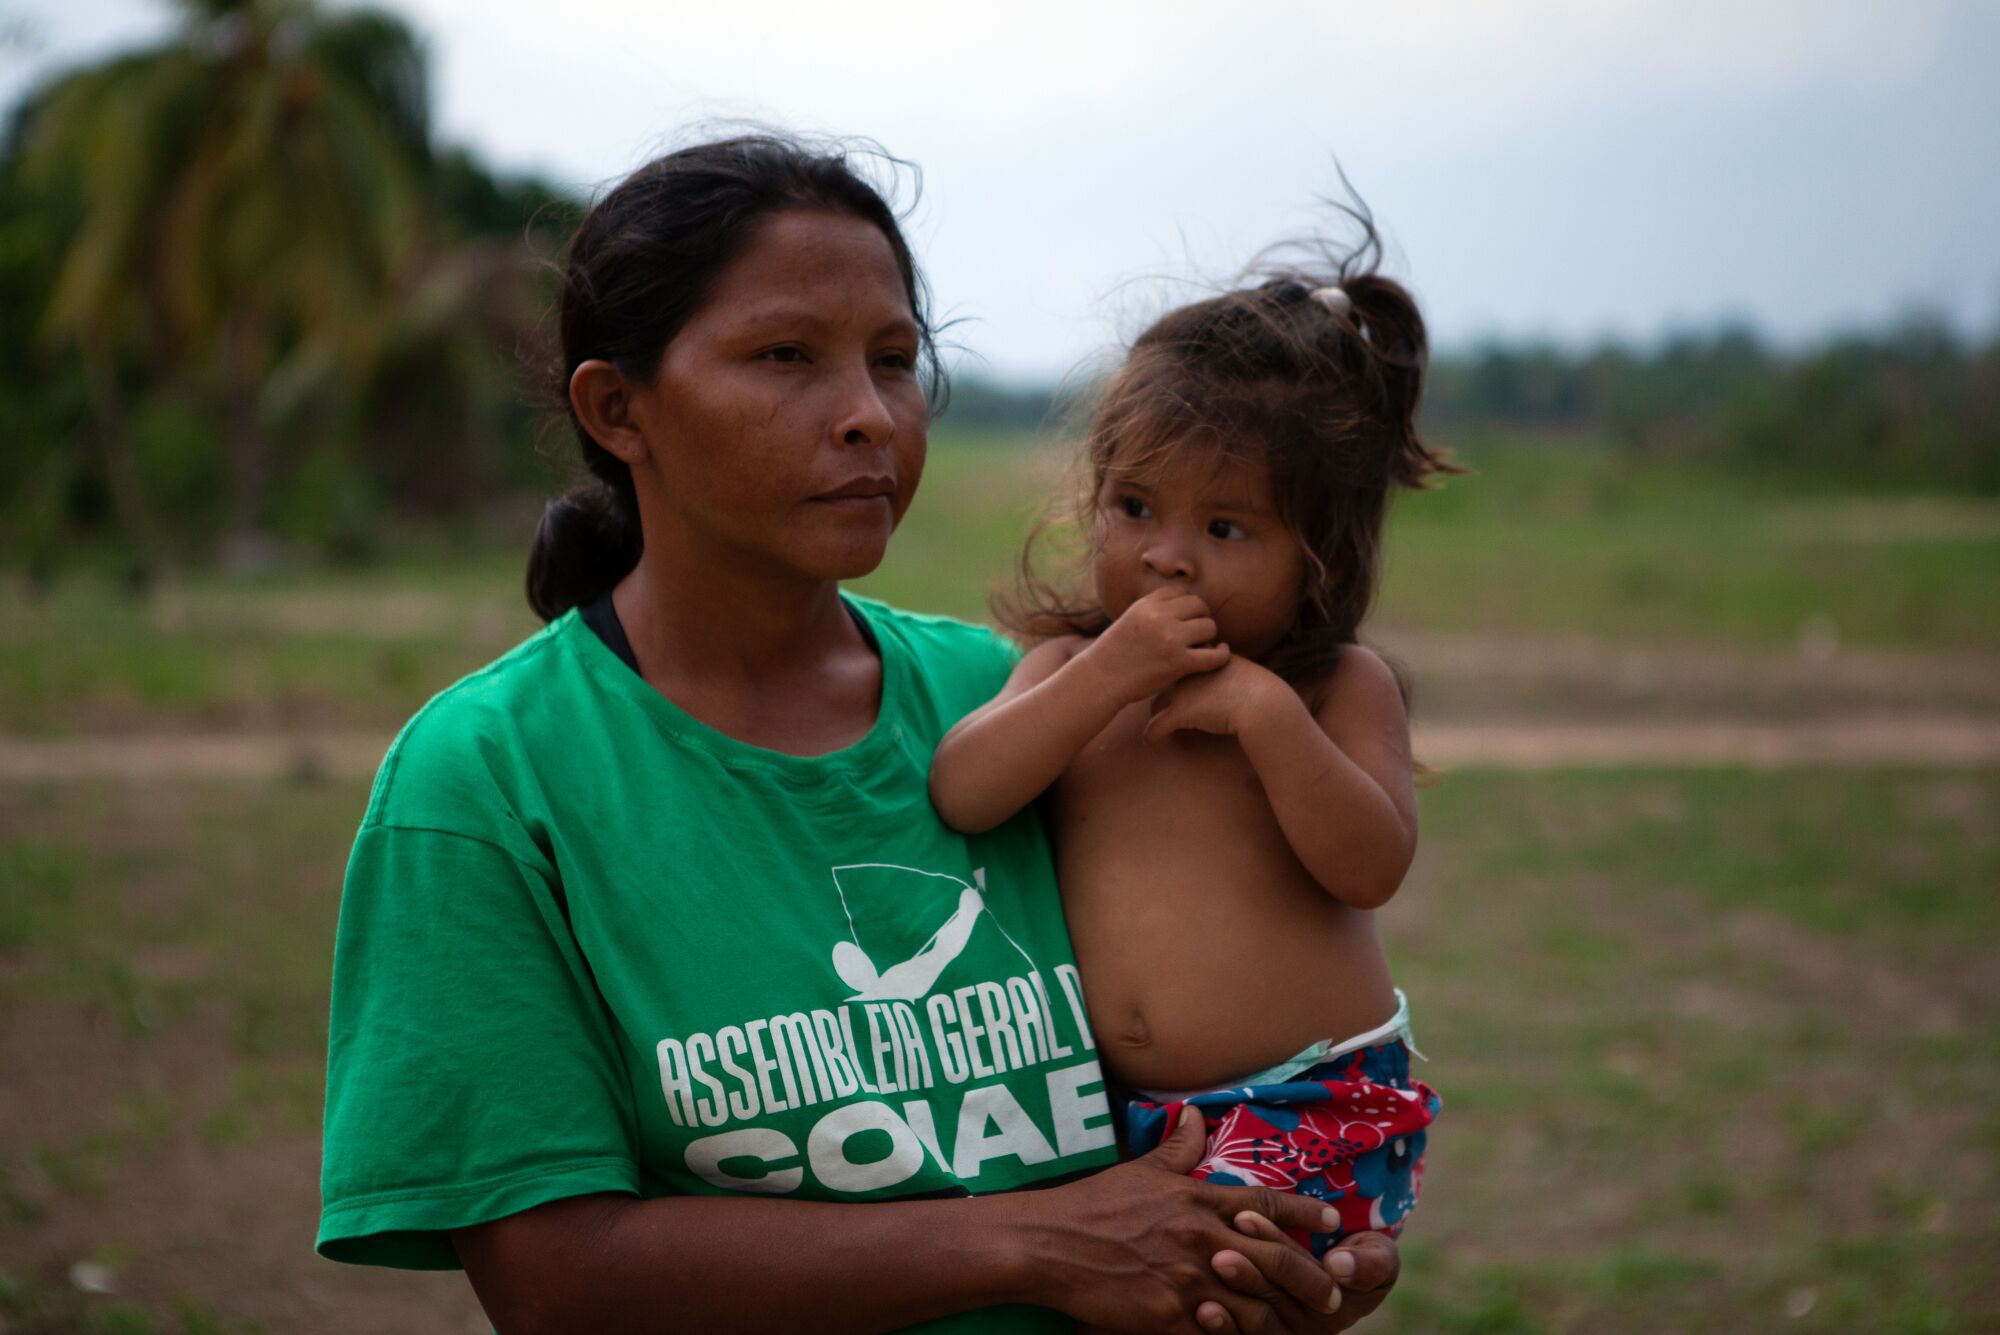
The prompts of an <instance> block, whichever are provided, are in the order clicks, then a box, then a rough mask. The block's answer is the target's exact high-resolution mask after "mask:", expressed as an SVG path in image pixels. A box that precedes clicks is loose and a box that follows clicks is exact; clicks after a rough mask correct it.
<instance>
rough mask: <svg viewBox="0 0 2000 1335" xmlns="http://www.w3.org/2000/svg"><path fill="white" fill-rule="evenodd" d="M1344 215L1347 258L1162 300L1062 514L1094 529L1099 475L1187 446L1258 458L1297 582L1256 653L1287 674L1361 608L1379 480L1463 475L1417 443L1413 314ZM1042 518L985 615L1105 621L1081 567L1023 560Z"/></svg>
mask: <svg viewBox="0 0 2000 1335" xmlns="http://www.w3.org/2000/svg"><path fill="white" fill-rule="evenodd" d="M1347 212H1349V213H1350V214H1351V216H1352V217H1353V218H1354V220H1355V221H1356V222H1357V223H1358V224H1359V225H1360V227H1361V229H1362V232H1363V239H1362V241H1361V243H1360V244H1359V245H1358V246H1356V247H1355V248H1354V249H1352V250H1351V251H1348V252H1347V253H1346V254H1344V255H1338V254H1334V253H1332V252H1330V251H1329V250H1328V248H1327V247H1326V246H1325V245H1323V244H1320V243H1308V244H1304V245H1300V244H1294V245H1292V246H1289V247H1286V248H1285V249H1284V250H1282V251H1279V252H1267V260H1266V261H1264V262H1262V263H1260V264H1259V265H1257V266H1256V267H1254V268H1253V269H1252V270H1251V271H1250V272H1249V273H1248V274H1247V275H1246V278H1245V284H1246V285H1245V286H1242V287H1239V288H1237V289H1235V290H1233V291H1227V292H1223V293H1221V294H1220V295H1217V296H1213V297H1209V298H1208V299H1206V300H1204V301H1197V302H1195V303H1193V304H1192V305H1188V306H1182V307H1180V308H1179V309H1177V310H1173V311H1170V312H1168V313H1167V314H1166V315H1164V316H1162V317H1161V318H1160V319H1158V320H1157V321H1155V322H1154V323H1153V325H1152V326H1151V327H1150V328H1149V329H1147V330H1146V331H1145V332H1144V333H1143V334H1141V335H1140V336H1139V338H1138V340H1137V341H1136V342H1135V343H1134V344H1133V345H1132V349H1131V352H1130V354H1129V355H1128V356H1127V357H1126V359H1125V362H1124V364H1123V365H1122V366H1120V367H1119V369H1118V371H1117V372H1116V373H1115V374H1114V375H1113V376H1112V377H1111V379H1110V381H1109V383H1108V384H1106V385H1105V387H1104V389H1103V391H1102V393H1101V394H1100V395H1099V397H1098V399H1097V403H1096V407H1095V409H1094V411H1093V412H1092V414H1091V419H1090V426H1089V432H1088V435H1087V437H1086V445H1085V463H1086V464H1087V466H1088V467H1087V473H1088V476H1087V480H1082V479H1080V481H1079V486H1078V487H1077V496H1076V501H1077V505H1076V511H1075V514H1074V519H1075V522H1076V525H1077V528H1078V530H1079V531H1080V532H1081V533H1083V534H1089V533H1091V532H1092V531H1093V527H1094V520H1095V513H1096V506H1097V497H1098V494H1099V492H1100V491H1101V490H1102V488H1103V486H1104V482H1105V479H1106V478H1107V477H1111V476H1114V475H1115V476H1121V477H1135V478H1144V477H1147V476H1149V475H1151V474H1155V473H1156V472H1157V471H1158V470H1159V469H1160V468H1161V467H1162V466H1164V465H1165V464H1166V463H1167V461H1168V460H1169V459H1170V458H1172V457H1176V456H1180V455H1182V454H1183V452H1185V451H1188V450H1202V451H1209V452H1213V453H1214V454H1216V455H1217V456H1222V457H1234V458H1241V459H1246V460H1249V461H1253V462H1255V463H1258V464H1261V465H1263V466H1264V467H1267V468H1268V469H1269V470H1270V477H1271V491H1272V494H1273V496H1274V497H1275V499H1276V502H1277V505H1278V510H1279V516H1280V518H1281V519H1282V520H1283V522H1284V524H1285V526H1286V527H1287V528H1288V529H1289V530H1290V531H1291V533H1292V534H1293V535H1294V536H1295V537H1296V538H1297V540H1298V543H1299V546H1300V548H1301V549H1302V551H1303V552H1304V555H1305V565H1306V579H1305V588H1304V590H1303V596H1302V597H1301V599H1300V603H1299V611H1298V616H1297V619H1296V620H1295V621H1294V622H1293V624H1292V626H1291V628H1290V630H1289V631H1287V632H1286V634H1285V636H1284V638H1283V639H1282V640H1281V641H1280V642H1279V644H1278V645H1277V646H1276V647H1275V648H1274V649H1273V650H1272V651H1271V653H1270V654H1268V655H1267V656H1266V657H1265V660H1264V663H1265V666H1267V667H1269V668H1271V669H1272V670H1273V671H1274V672H1277V673H1278V674H1279V675H1280V676H1283V677H1285V678H1286V679H1287V680H1289V681H1291V682H1293V683H1294V684H1298V685H1304V684H1306V683H1309V682H1312V681H1315V680H1318V679H1320V678H1323V677H1325V676H1326V675H1327V674H1328V673H1330V672H1331V671H1332V670H1333V668H1334V665H1335V664H1336V663H1337V662H1338V661H1339V657H1340V649H1341V646H1342V645H1345V644H1352V643H1353V642H1354V639H1355V633H1356V631H1357V629H1358V628H1359V626H1360V624H1361V621H1362V618H1363V617H1365V616H1366V615H1367V613H1368V609H1369V606H1370V605H1371V604H1372V603H1373V602H1374V599H1375V588H1376V580H1377V573H1378V569H1379V566H1380V560H1381V538H1382V526H1383V521H1384V519H1385V517H1386V514H1387V510H1388V503H1389V496H1390V493H1391V491H1392V489H1393V488H1396V487H1418V488H1421V487H1425V486H1427V485H1428V483H1427V481H1426V479H1428V478H1429V477H1431V476H1432V475H1433V474H1437V473H1460V472H1464V471H1465V470H1464V469H1462V468H1459V467H1457V466H1456V465H1454V464H1452V463H1450V462H1448V461H1447V460H1446V458H1445V457H1444V453H1443V452H1442V451H1439V450H1433V449H1431V448H1430V447H1428V446H1426V445H1425V444H1424V442H1423V441H1422V440H1421V439H1420V438H1419V437H1418V434H1417V421H1416V418H1417V402H1418V399H1419V398H1420V397H1421V395H1422V392H1423V376H1424V363H1425V358H1426V355H1427V348H1426V344H1425V338H1424V322H1423V317H1422V316H1421V315H1420V314H1418V312H1417V306H1416V303H1415V301H1414V300H1412V299H1411V297H1410V294H1409V292H1408V291H1407V290H1405V289H1404V288H1403V286H1402V285H1401V284H1400V283H1397V282H1396V281H1395V280H1393V279H1390V278H1385V277H1383V276H1381V275H1380V274H1379V273H1377V272H1375V267H1376V264H1377V262H1378V261H1379V260H1380V258H1381V241H1380V239H1379V237H1378V236H1377V234H1376V231H1375V227H1374V223H1373V220H1372V219H1371V218H1370V216H1369V215H1368V213H1367V211H1366V210H1365V208H1359V207H1357V208H1355V209H1352V210H1347ZM1273 254H1275V255H1276V256H1278V257H1279V258H1276V259H1273V258H1268V257H1269V256H1271V255H1273ZM1284 256H1297V257H1298V258H1293V259H1284V258H1283V257H1284ZM1046 528H1047V525H1046V524H1045V525H1044V526H1043V527H1042V528H1041V529H1038V530H1037V531H1036V534H1035V535H1034V536H1032V537H1030V539H1029V541H1028V544H1027V546H1026V547H1025V548H1024V549H1023V551H1022V554H1021V568H1020V579H1019V582H1018V584H1017V586H1016V587H1015V589H1014V590H1013V591H1012V592H1011V593H1008V594H1003V595H1002V596H1001V597H999V598H998V599H996V601H995V606H994V611H995V614H996V615H997V617H998V618H999V620H1000V621H1001V623H1002V624H1003V625H1004V626H1006V627H1007V628H1008V629H1009V630H1012V631H1014V632H1015V633H1016V634H1019V635H1022V636H1024V637H1025V638H1027V639H1030V640H1040V639H1047V638H1051V637H1053V636H1057V635H1066V634H1083V635H1095V634H1097V633H1098V632H1100V631H1102V630H1103V629H1104V628H1105V627H1106V626H1107V625H1109V624H1110V618H1109V617H1108V616H1106V614H1105V611H1104V608H1103V607H1102V606H1101V605H1099V604H1098V602H1097V600H1096V599H1095V598H1094V597H1093V596H1092V595H1091V593H1090V591H1089V585H1088V583H1087V582H1086V581H1085V580H1083V579H1082V578H1080V577H1081V576H1082V575H1083V573H1084V572H1082V571H1081V570H1072V571H1071V572H1069V577H1068V578H1067V579H1065V580H1063V581H1060V582H1052V581H1051V580H1049V579H1047V578H1045V577H1044V576H1042V575H1041V574H1040V573H1039V571H1038V570H1037V566H1036V560H1035V553H1036V546H1037V541H1036V540H1037V538H1039V537H1040V536H1042V534H1043V532H1044V531H1045V530H1046Z"/></svg>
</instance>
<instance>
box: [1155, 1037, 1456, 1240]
mask: <svg viewBox="0 0 2000 1335" xmlns="http://www.w3.org/2000/svg"><path fill="white" fill-rule="evenodd" d="M1190 1106H1192V1107H1196V1108H1199V1109H1201V1115H1202V1117H1203V1119H1204V1120H1205V1121H1206V1122H1207V1123H1208V1152H1207V1154H1206V1155H1205V1156H1204V1157H1203V1158H1202V1161H1201V1163H1200V1164H1199V1165H1197V1166H1196V1168H1195V1170H1194V1172H1193V1173H1192V1174H1191V1176H1193V1177H1197V1178H1202V1179H1205V1180H1207V1181H1210V1182H1214V1183H1217V1184H1218V1185H1225V1186H1253V1187H1271V1188H1274V1189H1275V1190H1278V1191H1290V1192H1296V1193H1298V1194H1299V1195H1302V1196H1315V1197H1318V1198H1319V1199H1320V1200H1323V1201H1325V1202H1326V1203H1327V1204H1329V1205H1331V1206H1332V1207H1333V1208H1334V1209H1335V1210H1336V1211H1337V1212H1338V1213H1339V1215H1340V1228H1339V1229H1338V1230H1337V1231H1336V1232H1332V1233H1315V1234H1313V1235H1312V1236H1311V1237H1310V1238H1308V1237H1307V1236H1306V1235H1304V1234H1296V1235H1295V1236H1297V1237H1298V1238H1299V1240H1300V1241H1301V1242H1304V1243H1306V1244H1307V1245H1308V1246H1310V1247H1311V1248H1312V1252H1313V1255H1315V1256H1321V1255H1324V1254H1325V1253H1326V1251H1327V1249H1328V1248H1330V1247H1332V1246H1333V1245H1334V1244H1335V1243H1337V1242H1339V1241H1340V1240H1341V1239H1342V1238H1344V1237H1346V1236H1347V1235H1348V1234H1350V1233H1360V1232H1364V1231H1366V1230H1368V1229H1376V1230H1379V1231H1381V1232H1383V1233H1387V1234H1389V1235H1390V1236H1391V1237H1394V1236H1396V1235H1398V1234H1400V1233H1401V1232H1402V1231H1403V1220H1404V1218H1405V1216H1407V1215H1408V1214H1409V1212H1410V1209H1411V1207H1413V1206H1414V1205H1416V1203H1417V1194H1418V1192H1419V1191H1420V1190H1421V1189H1422V1187H1423V1180H1424V1146H1425V1144H1426V1142H1427V1141H1428V1139H1429V1132H1428V1128H1429V1126H1430V1124H1431V1121H1432V1119H1434V1118H1435V1117H1436V1116H1437V1114H1438V1109H1439V1108H1441V1107H1442V1106H1443V1101H1442V1100H1441V1099H1439V1098H1438V1096H1437V1093H1436V1091H1434V1090H1433V1089H1432V1088H1431V1087H1430V1086H1429V1085H1426V1084H1424V1083H1423V1082H1422V1081H1420V1080H1412V1079H1411V1078H1410V1050H1409V1049H1408V1048H1407V1047H1405V1046H1404V1045H1403V1043H1402V1042H1401V1041H1400V1040H1398V1039H1391V1040H1390V1041H1389V1042H1387V1043H1378V1044H1376V1045H1375V1046H1373V1047H1367V1048H1360V1049H1357V1050H1356V1051H1353V1052H1349V1053H1343V1054H1342V1055H1341V1056H1338V1057H1335V1058H1333V1059H1332V1060H1331V1061H1326V1062H1322V1063H1321V1064H1320V1065H1318V1066H1315V1067H1313V1068H1312V1069H1311V1070H1308V1071H1302V1072H1300V1073H1299V1075H1298V1076H1296V1077H1295V1078H1293V1079H1291V1080H1287V1081H1285V1082H1284V1083H1282V1084H1271V1085H1245V1086H1241V1087H1239V1088H1235V1089H1219V1090H1212V1091H1210V1092H1209V1093H1206V1094H1195V1095H1192V1096H1191V1097H1189V1098H1187V1099H1185V1100H1182V1101H1180V1102H1175V1103H1152V1102H1148V1101H1147V1100H1145V1099H1143V1098H1138V1099H1134V1100H1133V1101H1132V1102H1131V1103H1129V1104H1127V1105H1126V1108H1125V1129H1126V1134H1127V1138H1128V1142H1129V1143H1130V1145H1131V1147H1132V1151H1133V1153H1135V1154H1137V1153H1143V1152H1144V1151H1146V1150H1149V1149H1151V1148H1152V1147H1153V1146H1155V1145H1157V1144H1159V1143H1160V1141H1162V1140H1163V1139H1165V1138H1166V1137H1167V1136H1168V1135H1169V1134H1171V1133H1172V1131H1173V1129H1174V1127H1175V1126H1176V1125H1177V1124H1178V1123H1179V1121H1180V1116H1181V1109H1183V1108H1186V1107H1190Z"/></svg>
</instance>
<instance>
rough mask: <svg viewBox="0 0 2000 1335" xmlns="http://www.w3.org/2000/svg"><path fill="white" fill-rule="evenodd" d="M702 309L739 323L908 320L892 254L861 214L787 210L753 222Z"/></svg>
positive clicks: (911, 319)
mask: <svg viewBox="0 0 2000 1335" xmlns="http://www.w3.org/2000/svg"><path fill="white" fill-rule="evenodd" d="M707 304H708V306H711V307H722V308H724V309H725V310H726V311H727V312H728V313H729V314H730V315H731V316H732V317H734V318H738V319H744V320H794V321H798V320H807V321H820V322H826V323H846V322H847V321H848V320H849V319H851V318H853V317H854V316H856V315H862V316H866V317H868V318H869V319H870V320H871V321H875V322H879V321H881V320H884V319H894V318H901V319H903V320H906V321H909V322H910V323H912V324H914V323H915V318H914V313H913V312H912V310H911V309H910V296H909V292H908V290H907V288H906V286H905V283H904V278H903V272H902V269H901V267H900V266H899V265H898V263H897V261H896V253H895V251H894V250H893V249H892V248H891V247H890V245H889V239H888V238H887V237H886V236H884V235H883V234H882V229H881V228H879V227H877V226H876V225H875V224H874V223H872V222H869V221H868V220H867V219H865V218H858V217H855V216H854V215H853V214H848V213H835V212H830V211H827V210H821V209H811V210H808V209H787V210H785V211H783V212H781V213H777V214H773V215H772V216H771V217H769V218H766V219H764V220H762V221H761V222H759V223H757V224H756V225H755V230H754V232H753V233H752V235H751V237H750V238H749V240H748V241H747V243H746V244H745V245H744V247H743V250H742V252H741V253H740V254H738V255H737V256H736V258H735V259H734V260H732V261H731V262H730V263H729V265H728V266H727V267H726V268H724V269H723V271H722V273H721V274H720V275H718V277H717V279H716V283H715V287H714V289H713V290H712V291H711V292H710V294H709V301H708V303H707Z"/></svg>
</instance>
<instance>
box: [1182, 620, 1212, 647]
mask: <svg viewBox="0 0 2000 1335" xmlns="http://www.w3.org/2000/svg"><path fill="white" fill-rule="evenodd" d="M1215 632H1216V625H1215V618H1214V617H1212V616H1208V615H1206V614H1204V615H1202V616H1198V617H1194V618H1192V619H1191V620H1188V621H1183V622H1182V623H1181V636H1182V639H1183V640H1184V641H1185V642H1186V643H1188V644H1191V645H1193V644H1207V643H1208V642H1209V641H1210V640H1212V639H1214V638H1215Z"/></svg>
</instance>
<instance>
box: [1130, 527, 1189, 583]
mask: <svg viewBox="0 0 2000 1335" xmlns="http://www.w3.org/2000/svg"><path fill="white" fill-rule="evenodd" d="M1139 559H1140V560H1141V561H1142V562H1144V563H1145V566H1146V569H1148V570H1150V571H1152V572H1153V573H1154V574H1155V575H1158V576H1159V577H1160V578H1161V579H1178V580H1191V579H1193V578H1194V555H1193V551H1192V549H1191V548H1190V546H1189V545H1188V544H1187V543H1186V542H1184V541H1182V540H1181V538H1180V536H1179V535H1178V534H1175V533H1171V532H1162V533H1159V534H1157V535H1156V536H1155V537H1154V539H1153V540H1152V541H1151V542H1149V543H1147V544H1146V550H1145V551H1144V552H1142V553H1140V556H1139Z"/></svg>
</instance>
